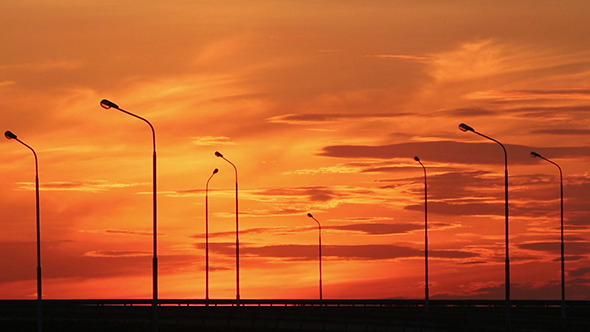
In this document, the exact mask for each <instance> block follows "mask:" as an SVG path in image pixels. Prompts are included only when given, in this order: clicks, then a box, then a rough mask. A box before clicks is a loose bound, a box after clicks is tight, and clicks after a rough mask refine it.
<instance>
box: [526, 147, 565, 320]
mask: <svg viewBox="0 0 590 332" xmlns="http://www.w3.org/2000/svg"><path fill="white" fill-rule="evenodd" d="M531 157H533V158H541V159H543V160H545V161H547V162H549V163H551V164H553V165H555V166H556V167H557V169H558V170H559V184H560V193H561V317H562V318H565V241H564V236H563V172H562V171H561V167H559V165H557V163H555V162H554V161H552V160H549V159H547V158H545V157H543V156H541V155H540V154H538V153H536V152H531Z"/></svg>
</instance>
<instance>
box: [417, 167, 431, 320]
mask: <svg viewBox="0 0 590 332" xmlns="http://www.w3.org/2000/svg"><path fill="white" fill-rule="evenodd" d="M414 160H415V161H417V162H418V163H420V166H422V169H423V170H424V308H425V310H426V311H428V309H429V305H430V303H429V302H430V294H429V290H428V183H427V181H426V167H425V166H424V164H423V163H422V161H421V160H420V158H418V156H415V157H414Z"/></svg>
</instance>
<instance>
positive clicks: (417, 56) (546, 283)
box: [0, 0, 590, 300]
mask: <svg viewBox="0 0 590 332" xmlns="http://www.w3.org/2000/svg"><path fill="white" fill-rule="evenodd" d="M0 18H1V19H0V50H1V52H0V109H1V111H0V112H1V113H0V114H1V117H0V124H1V125H0V130H2V132H4V131H6V130H10V131H12V132H14V133H15V134H16V135H17V136H18V138H19V139H21V140H22V141H23V142H25V143H27V144H29V145H30V146H31V147H33V148H34V149H35V150H36V151H37V154H38V156H39V171H40V183H41V195H40V196H41V232H42V258H43V260H42V267H43V286H44V289H43V291H44V294H43V296H44V298H53V299H61V298H64V299H85V298H151V296H152V286H151V282H152V279H151V278H152V265H151V264H152V261H151V260H152V182H151V181H152V164H151V160H152V145H151V144H152V142H151V132H150V129H149V127H148V126H147V125H146V124H145V123H144V122H142V121H139V120H138V119H135V118H133V117H131V116H129V115H126V114H124V113H122V112H119V111H117V110H114V109H110V110H105V109H103V108H101V107H100V105H99V102H100V100H102V99H104V98H106V99H109V100H111V101H113V102H115V103H117V104H118V105H119V106H120V107H121V108H123V109H125V110H127V111H129V112H133V113H135V114H137V115H139V116H142V117H144V118H146V119H148V120H149V121H150V122H151V123H152V124H153V126H154V127H155V131H156V144H157V155H158V209H159V211H158V239H159V242H158V249H159V250H158V257H159V265H160V267H159V278H160V282H159V289H160V292H159V297H160V298H204V297H205V250H204V248H205V245H204V243H205V183H206V181H207V179H208V177H209V176H210V175H211V173H212V171H213V169H215V168H218V169H219V173H218V174H216V175H215V176H214V177H213V178H212V180H211V182H210V192H209V203H210V204H209V211H210V218H209V220H210V243H211V247H210V248H211V257H210V264H211V281H210V282H211V283H210V297H211V298H230V299H231V298H234V297H235V246H234V241H235V237H234V234H235V214H234V212H235V206H234V204H235V196H234V181H235V179H234V170H233V168H232V167H231V165H230V164H228V163H227V162H225V161H224V160H222V159H220V158H216V157H215V155H214V152H215V151H220V152H221V153H223V155H224V156H225V157H226V158H228V159H229V160H230V161H232V162H233V163H234V164H235V165H236V166H237V168H238V178H239V207H240V242H241V246H240V253H241V259H240V271H241V280H240V282H241V297H242V298H279V299H280V298H317V297H318V282H317V280H318V264H317V259H318V257H317V240H318V238H317V232H318V230H317V225H316V224H315V222H314V221H313V220H311V219H310V218H308V217H307V216H306V214H307V213H308V212H311V213H312V214H313V215H314V216H315V217H316V218H317V219H318V220H319V221H320V222H321V223H322V228H323V233H322V241H323V245H324V246H323V254H324V260H323V277H324V288H323V295H324V298H422V297H423V296H424V205H423V204H424V201H423V199H424V196H423V189H424V187H423V172H422V168H421V167H420V165H419V164H418V163H417V162H415V161H414V159H413V157H414V156H419V157H420V159H421V160H422V162H423V163H424V165H425V166H426V168H427V172H428V199H429V205H428V209H429V215H428V217H429V244H430V246H429V250H430V251H429V254H430V294H431V297H432V298H440V299H462V298H477V299H502V298H503V297H504V250H505V247H504V158H503V152H502V149H501V148H500V146H498V145H497V144H495V143H494V142H491V141H489V140H486V139H484V138H482V137H480V136H477V135H475V134H473V133H469V132H467V133H463V132H461V131H459V129H458V127H457V126H458V125H459V124H460V123H462V122H464V123H467V124H469V125H470V126H472V127H473V128H475V129H476V130H477V131H479V132H481V133H483V134H485V135H488V136H490V137H492V138H494V139H497V140H499V141H500V142H502V143H503V144H504V145H505V146H506V149H507V153H508V167H509V187H510V189H509V193H510V205H509V210H510V251H511V272H512V273H511V289H512V298H514V299H559V298H560V259H559V257H560V256H559V255H560V254H559V253H560V250H559V221H560V219H559V212H560V205H559V197H560V196H559V172H558V169H557V168H556V167H555V166H553V165H551V164H549V163H547V162H545V161H543V160H540V159H538V158H536V159H533V158H531V157H530V155H529V153H530V152H531V151H536V152H538V153H540V154H541V155H543V156H544V157H546V158H549V159H551V160H553V161H555V162H556V163H558V164H559V165H560V166H561V167H562V169H563V173H564V193H565V204H564V207H565V224H566V233H565V234H566V247H565V250H566V279H567V289H566V291H567V295H566V296H567V298H568V299H586V300H590V202H589V195H588V193H589V192H590V164H589V162H590V34H589V33H588V32H589V31H590V2H588V1H565V2H560V1H537V0H535V1H533V0H529V1H498V0H494V1H465V0H463V1H434V0H418V1H393V0H391V1H390V0H387V1H386V0H362V1H361V0H341V1H326V0H322V1H309V0H297V1H292V0H288V1H254V0H239V1H237V0H232V1H193V0H169V1H137V0H121V1H90V0H75V1H73V0H53V1H43V0H30V1H29V0H27V1H23V0H4V1H2V2H0ZM0 155H1V156H2V163H1V164H0V229H1V231H0V264H1V268H0V271H1V272H0V298H2V299H33V298H35V297H36V282H35V277H36V272H35V266H36V258H35V257H36V256H35V255H36V253H35V243H36V242H35V192H34V176H35V168H34V159H33V155H32V153H31V151H30V150H28V149H26V148H25V147H24V146H22V145H20V144H19V143H18V142H15V141H8V140H6V139H2V142H1V144H0Z"/></svg>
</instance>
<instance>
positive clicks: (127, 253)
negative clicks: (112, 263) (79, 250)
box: [84, 250, 152, 257]
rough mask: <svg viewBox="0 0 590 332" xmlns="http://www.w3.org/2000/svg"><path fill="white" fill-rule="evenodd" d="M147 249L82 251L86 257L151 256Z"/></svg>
mask: <svg viewBox="0 0 590 332" xmlns="http://www.w3.org/2000/svg"><path fill="white" fill-rule="evenodd" d="M151 255H152V253H151V252H149V251H136V250H96V251H88V252H85V253H84V256H87V257H146V256H151Z"/></svg>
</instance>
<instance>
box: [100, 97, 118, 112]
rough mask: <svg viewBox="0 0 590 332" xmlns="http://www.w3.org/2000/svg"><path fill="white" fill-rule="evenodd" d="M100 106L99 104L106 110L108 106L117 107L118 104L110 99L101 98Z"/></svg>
mask: <svg viewBox="0 0 590 332" xmlns="http://www.w3.org/2000/svg"><path fill="white" fill-rule="evenodd" d="M100 106H101V107H102V108H104V109H106V110H108V109H109V108H111V107H112V108H116V109H119V106H117V104H115V103H113V102H112V101H110V100H107V99H103V100H101V101H100Z"/></svg>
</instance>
